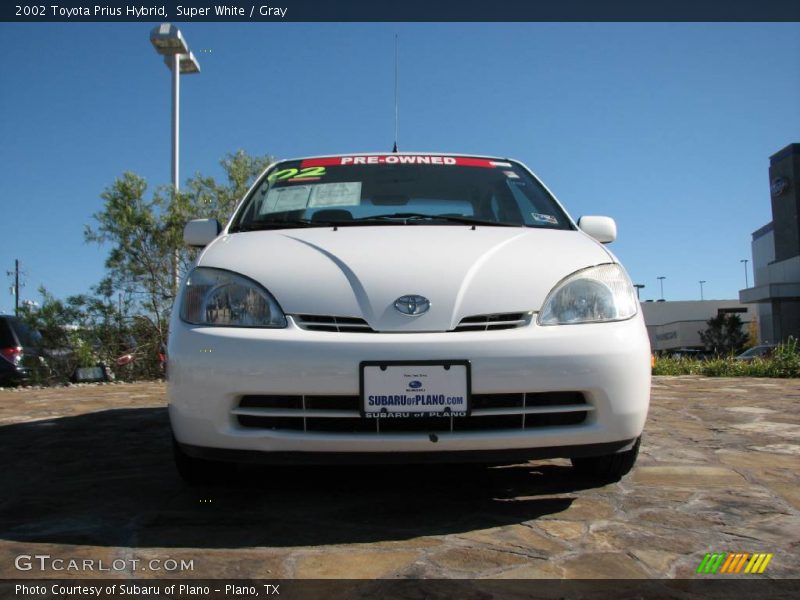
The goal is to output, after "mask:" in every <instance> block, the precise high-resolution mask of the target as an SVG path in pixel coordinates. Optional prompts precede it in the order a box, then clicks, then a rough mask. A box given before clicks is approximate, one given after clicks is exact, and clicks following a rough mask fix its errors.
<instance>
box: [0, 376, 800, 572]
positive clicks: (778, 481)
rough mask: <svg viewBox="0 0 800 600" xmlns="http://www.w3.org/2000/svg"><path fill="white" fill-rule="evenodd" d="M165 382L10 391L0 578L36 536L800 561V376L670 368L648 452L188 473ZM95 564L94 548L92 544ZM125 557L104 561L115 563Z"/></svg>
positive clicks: (471, 556)
mask: <svg viewBox="0 0 800 600" xmlns="http://www.w3.org/2000/svg"><path fill="white" fill-rule="evenodd" d="M164 404H165V398H164V388H163V384H158V383H147V384H126V385H100V386H78V387H72V388H61V389H49V390H30V389H24V390H0V467H1V468H0V578H11V577H26V576H29V577H42V576H45V577H47V576H50V577H64V576H74V577H77V576H83V577H86V576H91V575H92V573H91V572H82V573H75V572H65V571H54V570H51V569H47V570H45V572H44V573H42V572H40V571H38V570H32V571H26V572H19V571H17V570H16V569H15V567H14V559H15V557H17V556H18V555H20V554H30V555H34V554H40V555H41V554H49V555H51V556H52V557H53V558H56V557H59V558H67V559H70V558H75V559H83V558H87V559H91V560H94V561H99V560H103V561H104V564H105V565H106V566H108V565H110V564H112V561H113V560H115V559H116V560H122V561H123V562H121V563H120V562H118V563H116V564H117V565H123V567H124V569H125V570H123V571H121V572H120V573H118V575H120V576H130V575H131V568H130V566H131V565H133V562H132V561H134V560H137V561H140V562H139V563H137V564H138V567H139V569H141V567H142V566H143V565H145V563H146V562H147V561H149V560H150V559H158V560H161V561H166V560H167V559H175V560H178V561H180V560H181V559H184V560H193V561H194V570H193V571H185V572H183V573H165V572H164V571H163V570H162V571H152V570H148V571H141V570H137V572H136V575H137V576H138V577H149V576H164V575H171V576H186V577H193V578H202V577H241V578H244V577H253V578H327V577H349V578H375V577H426V578H427V577H436V578H466V577H492V578H493V577H500V578H551V577H567V578H574V577H580V578H606V577H608V578H641V577H648V578H653V577H657V578H674V577H690V576H693V574H694V570H695V568H696V566H697V565H698V563H699V561H700V560H701V559H702V557H703V555H704V554H705V553H706V552H709V551H717V552H730V551H742V552H772V553H774V555H775V557H774V559H773V560H772V562H771V564H770V565H769V567H768V570H767V574H768V575H769V576H772V577H776V578H784V577H797V576H798V575H799V574H800V486H798V481H800V476H799V475H798V471H799V470H800V469H798V467H800V410H798V408H799V407H800V380H767V379H705V378H700V377H657V378H655V379H654V382H653V399H652V408H651V414H650V418H649V420H648V424H647V427H646V430H645V434H646V437H645V440H644V443H643V445H642V454H641V455H640V459H639V463H638V466H637V468H636V470H635V471H634V472H633V473H632V474H631V475H629V476H628V477H626V478H625V479H623V481H621V482H620V483H616V484H612V485H606V486H601V487H597V486H596V485H595V486H594V487H593V486H592V484H591V483H589V482H580V481H577V480H576V479H574V477H573V475H572V473H571V470H570V469H569V467H568V466H567V465H568V463H567V462H566V461H560V460H557V461H546V462H541V463H532V464H526V465H519V466H514V467H504V468H494V469H486V468H480V469H475V468H473V469H459V468H438V469H424V470H418V469H413V470H412V469H397V468H395V469H389V470H383V469H375V468H372V469H340V468H337V469H309V468H304V469H297V470H291V469H284V470H280V471H274V470H273V471H270V470H248V471H244V472H241V473H239V474H238V477H237V478H236V480H235V481H234V482H233V483H231V484H228V485H227V486H222V487H214V488H208V489H203V488H199V489H198V488H189V487H187V486H185V485H184V484H183V483H182V482H181V481H180V480H179V479H178V477H177V475H176V474H175V472H174V470H173V466H172V462H171V456H170V446H169V435H168V429H167V417H166V411H165V408H164ZM95 565H97V563H95ZM110 574H111V575H114V573H113V572H112V573H107V572H106V573H99V572H98V573H96V576H104V577H108V576H109V575H110Z"/></svg>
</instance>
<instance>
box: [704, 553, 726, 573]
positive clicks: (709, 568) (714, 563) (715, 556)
mask: <svg viewBox="0 0 800 600" xmlns="http://www.w3.org/2000/svg"><path fill="white" fill-rule="evenodd" d="M725 556H726V554H725V553H724V552H721V553H717V552H713V553H708V554H706V555H705V557H704V558H703V562H701V563H700V566H699V567H697V572H698V573H716V572H717V569H719V566H720V565H721V564H722V561H723V560H725Z"/></svg>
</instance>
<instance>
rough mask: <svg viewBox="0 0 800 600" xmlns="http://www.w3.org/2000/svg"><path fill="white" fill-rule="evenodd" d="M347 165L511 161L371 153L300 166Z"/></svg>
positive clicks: (495, 163) (480, 164) (491, 165)
mask: <svg viewBox="0 0 800 600" xmlns="http://www.w3.org/2000/svg"><path fill="white" fill-rule="evenodd" d="M347 165H444V166H452V165H456V166H460V167H486V168H496V167H502V168H506V169H508V168H511V163H507V162H502V161H496V160H489V159H487V158H470V157H467V156H441V155H434V154H371V155H365V156H334V157H329V158H310V159H307V160H304V161H303V162H302V163H301V165H300V167H301V168H305V167H339V166H347Z"/></svg>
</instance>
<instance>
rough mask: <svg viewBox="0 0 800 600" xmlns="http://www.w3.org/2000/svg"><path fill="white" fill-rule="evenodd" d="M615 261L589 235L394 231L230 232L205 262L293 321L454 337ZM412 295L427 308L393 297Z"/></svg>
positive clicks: (426, 228) (536, 304) (430, 228)
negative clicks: (330, 320)
mask: <svg viewBox="0 0 800 600" xmlns="http://www.w3.org/2000/svg"><path fill="white" fill-rule="evenodd" d="M612 261H613V258H612V255H611V254H610V253H609V252H607V251H606V250H605V248H604V247H603V246H602V245H601V244H599V243H598V242H596V241H595V240H593V239H591V238H590V237H589V236H587V235H586V234H585V233H583V232H581V231H563V230H552V229H528V228H516V227H513V228H512V227H480V226H479V227H476V228H475V229H472V228H471V227H469V226H441V225H435V226H434V225H397V226H394V225H390V226H373V227H340V228H338V229H336V230H334V229H333V228H329V227H325V228H309V229H284V230H271V231H253V232H242V233H235V234H228V235H223V236H221V237H219V238H217V239H216V240H215V241H214V242H212V244H210V245H209V246H208V247H207V248H206V249H205V250H204V251H203V253H202V254H201V256H200V258H199V259H198V265H199V266H204V267H216V268H221V269H227V270H230V271H236V272H238V273H241V274H242V275H245V276H246V277H249V278H251V279H253V280H255V281H257V282H258V283H260V284H261V285H263V286H264V287H265V288H266V289H268V290H269V291H270V293H272V295H273V296H274V297H275V299H276V300H277V301H278V303H279V304H280V305H281V307H282V308H283V310H284V312H286V314H288V315H296V314H311V315H330V316H337V317H361V318H363V319H365V320H366V321H367V322H368V323H369V325H370V326H371V327H372V328H373V329H375V330H378V331H446V330H450V329H453V328H454V327H455V326H456V325H457V324H458V323H459V321H460V320H461V319H463V318H464V317H469V316H475V315H485V314H494V313H511V312H528V311H538V310H539V309H540V308H541V306H542V303H543V302H544V300H545V298H546V297H547V294H548V293H549V292H550V290H552V289H553V286H555V285H556V284H557V283H558V282H559V281H560V280H561V279H563V278H564V277H566V276H567V275H569V274H571V273H574V272H575V271H577V270H579V269H582V268H585V267H588V266H592V265H596V264H601V263H608V262H612ZM408 294H418V295H421V296H425V297H426V298H428V300H430V309H429V310H428V312H426V313H424V314H422V315H418V316H413V317H409V316H407V315H404V314H401V313H400V312H398V311H397V310H396V309H395V308H394V302H395V300H397V299H398V298H399V297H400V296H404V295H408Z"/></svg>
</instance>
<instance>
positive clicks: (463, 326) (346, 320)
mask: <svg viewBox="0 0 800 600" xmlns="http://www.w3.org/2000/svg"><path fill="white" fill-rule="evenodd" d="M531 314H532V313H529V312H515V313H496V314H491V315H475V316H472V317H464V318H463V319H461V321H460V322H459V324H458V325H457V326H456V328H455V329H454V330H453V331H496V330H498V329H516V328H517V327H524V326H525V325H527V324H528V323H530V321H531ZM294 321H295V323H297V326H298V327H301V328H302V329H307V330H309V331H334V332H337V333H378V332H377V331H375V330H374V329H373V328H372V327H370V326H369V323H367V322H366V321H365V320H364V319H361V318H358V317H336V316H333V315H294Z"/></svg>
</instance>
